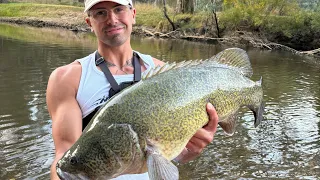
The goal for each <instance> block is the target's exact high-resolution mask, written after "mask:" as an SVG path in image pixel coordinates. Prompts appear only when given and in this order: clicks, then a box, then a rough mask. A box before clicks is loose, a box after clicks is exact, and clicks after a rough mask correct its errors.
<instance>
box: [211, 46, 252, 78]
mask: <svg viewBox="0 0 320 180" xmlns="http://www.w3.org/2000/svg"><path fill="white" fill-rule="evenodd" d="M212 61H215V62H217V63H218V64H222V65H227V66H228V67H231V68H233V69H236V70H237V71H239V72H240V73H242V74H243V75H245V76H247V77H251V76H252V74H253V71H252V67H251V63H250V59H249V57H248V54H247V53H246V51H244V50H243V49H240V48H229V49H226V50H224V51H221V52H220V53H218V54H217V55H215V56H213V57H212V58H210V59H208V61H207V62H212Z"/></svg>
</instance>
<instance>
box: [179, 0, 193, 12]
mask: <svg viewBox="0 0 320 180" xmlns="http://www.w3.org/2000/svg"><path fill="white" fill-rule="evenodd" d="M177 12H178V13H193V12H194V0H177Z"/></svg>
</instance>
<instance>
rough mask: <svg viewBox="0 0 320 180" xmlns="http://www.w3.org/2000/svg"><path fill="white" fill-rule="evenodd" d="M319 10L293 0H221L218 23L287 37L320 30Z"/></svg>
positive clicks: (238, 28) (228, 26)
mask: <svg viewBox="0 0 320 180" xmlns="http://www.w3.org/2000/svg"><path fill="white" fill-rule="evenodd" d="M319 16H320V13H319V12H307V11H304V10H303V9H301V8H300V7H299V4H298V3H297V2H296V1H293V0H224V11H223V13H222V15H221V16H220V23H221V25H222V26H223V27H224V28H227V29H230V30H235V29H237V30H249V31H250V30H259V31H263V32H265V33H282V34H284V35H285V36H287V37H291V36H292V35H295V34H301V35H303V34H308V33H311V31H315V32H319V31H320V21H319V18H320V17H319Z"/></svg>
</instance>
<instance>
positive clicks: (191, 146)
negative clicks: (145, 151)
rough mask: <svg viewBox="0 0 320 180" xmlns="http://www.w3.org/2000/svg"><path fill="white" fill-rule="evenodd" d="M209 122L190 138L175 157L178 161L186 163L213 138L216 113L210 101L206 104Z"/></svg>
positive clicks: (216, 122)
mask: <svg viewBox="0 0 320 180" xmlns="http://www.w3.org/2000/svg"><path fill="white" fill-rule="evenodd" d="M207 113H208V115H209V122H208V124H206V125H205V126H203V127H202V128H201V129H199V130H198V131H197V132H196V134H195V135H194V136H193V137H192V138H191V139H190V141H189V142H188V144H187V145H186V147H185V148H184V150H183V151H182V152H181V153H180V155H179V156H178V157H176V158H175V160H176V161H178V162H179V163H186V162H188V161H191V160H193V159H194V158H196V157H197V156H198V155H200V153H201V152H202V150H203V149H204V148H205V147H206V146H207V145H208V144H209V143H211V141H212V140H213V137H214V134H215V133H216V131H217V126H218V121H219V118H218V114H217V112H216V110H215V109H214V107H213V105H212V104H211V103H208V104H207Z"/></svg>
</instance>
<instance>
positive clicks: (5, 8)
mask: <svg viewBox="0 0 320 180" xmlns="http://www.w3.org/2000/svg"><path fill="white" fill-rule="evenodd" d="M82 9H83V8H81V7H76V6H68V5H53V4H32V3H9V4H0V16H3V17H52V18H55V17H60V16H62V15H65V14H72V13H81V12H82Z"/></svg>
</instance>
